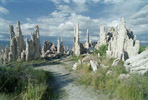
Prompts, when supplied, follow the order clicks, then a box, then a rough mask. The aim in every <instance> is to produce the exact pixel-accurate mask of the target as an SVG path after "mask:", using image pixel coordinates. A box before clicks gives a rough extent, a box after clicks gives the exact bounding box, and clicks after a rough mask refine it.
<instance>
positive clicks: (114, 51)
mask: <svg viewBox="0 0 148 100" xmlns="http://www.w3.org/2000/svg"><path fill="white" fill-rule="evenodd" d="M139 47H140V43H139V41H138V40H136V36H134V35H133V32H132V31H130V30H129V29H127V28H126V26H125V20H124V18H122V22H121V25H120V29H119V30H118V31H117V29H114V31H113V33H112V37H111V39H110V41H109V44H108V51H107V57H114V58H119V59H122V60H123V61H125V60H127V59H128V58H130V57H132V56H135V55H137V54H138V52H139Z"/></svg>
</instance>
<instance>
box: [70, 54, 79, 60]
mask: <svg viewBox="0 0 148 100" xmlns="http://www.w3.org/2000/svg"><path fill="white" fill-rule="evenodd" d="M79 58H80V57H77V56H75V55H73V56H72V57H71V58H70V59H69V60H70V61H78V60H79Z"/></svg>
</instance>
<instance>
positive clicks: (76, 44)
mask: <svg viewBox="0 0 148 100" xmlns="http://www.w3.org/2000/svg"><path fill="white" fill-rule="evenodd" d="M73 53H74V55H76V56H80V54H81V50H80V43H79V24H77V25H76V27H75V28H74V46H73Z"/></svg>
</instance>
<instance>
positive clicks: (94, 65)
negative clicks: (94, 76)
mask: <svg viewBox="0 0 148 100" xmlns="http://www.w3.org/2000/svg"><path fill="white" fill-rule="evenodd" d="M90 65H91V67H92V69H93V71H94V72H96V71H97V69H98V63H97V62H96V61H94V60H90Z"/></svg>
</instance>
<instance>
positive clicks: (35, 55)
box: [26, 26, 41, 61]
mask: <svg viewBox="0 0 148 100" xmlns="http://www.w3.org/2000/svg"><path fill="white" fill-rule="evenodd" d="M40 55H41V46H40V36H39V27H38V26H36V27H35V31H34V33H32V34H31V40H28V39H27V40H26V61H29V60H33V59H39V58H40Z"/></svg>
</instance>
